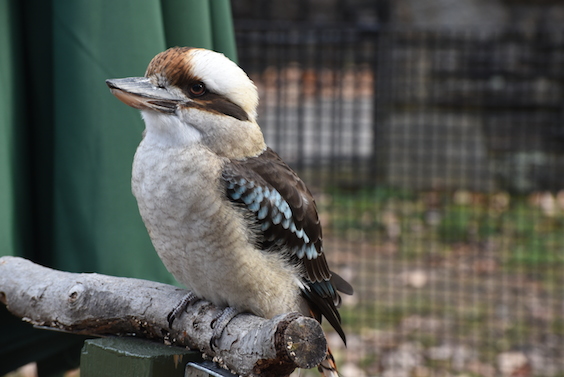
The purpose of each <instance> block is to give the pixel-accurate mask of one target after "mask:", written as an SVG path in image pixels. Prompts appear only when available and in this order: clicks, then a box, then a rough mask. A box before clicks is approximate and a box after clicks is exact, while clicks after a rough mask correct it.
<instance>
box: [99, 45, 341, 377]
mask: <svg viewBox="0 0 564 377" xmlns="http://www.w3.org/2000/svg"><path fill="white" fill-rule="evenodd" d="M106 83H107V85H108V86H109V87H110V89H111V92H112V93H113V94H114V95H115V96H116V97H117V98H119V99H120V100H121V101H122V102H124V103H125V104H127V105H129V106H132V107H134V108H137V109H139V110H141V114H142V117H143V119H144V121H145V125H146V129H145V133H144V137H143V140H142V141H141V144H140V145H139V147H138V148H137V152H136V153H135V158H134V162H133V172H132V190H133V194H134V195H135V197H136V199H137V203H138V206H139V212H140V213H141V217H142V218H143V221H144V223H145V225H146V227H147V230H148V232H149V235H150V237H151V240H152V242H153V245H154V247H155V249H156V251H157V253H158V254H159V256H160V258H161V259H162V261H163V263H164V265H165V266H166V268H167V269H168V271H170V273H172V274H173V275H174V277H175V278H176V279H177V280H178V281H179V282H180V283H182V284H184V285H186V286H187V287H188V288H189V289H191V290H192V292H193V293H194V295H195V296H196V297H198V298H202V299H205V300H208V301H211V302H212V303H214V304H215V305H218V306H220V307H226V308H227V307H229V308H231V309H230V310H231V312H250V313H253V314H255V315H257V316H261V317H265V318H272V317H273V316H276V315H278V314H282V313H287V312H294V311H295V312H300V313H302V314H304V315H307V316H313V317H315V318H316V319H317V320H319V321H321V317H322V316H323V317H325V318H326V319H327V320H328V321H329V323H330V324H331V325H332V326H333V327H334V328H335V329H336V331H337V332H338V333H339V335H340V336H341V338H342V339H343V341H345V335H344V332H343V330H342V328H341V324H340V322H341V321H340V316H339V313H338V311H337V308H338V307H339V304H340V302H341V297H340V296H339V293H338V292H339V291H340V292H342V293H346V294H352V287H351V286H350V285H349V284H348V283H347V282H346V281H344V280H343V279H342V278H340V277H339V276H338V275H336V274H335V273H334V272H332V271H330V270H329V267H328V265H327V261H326V259H325V254H324V251H323V245H322V238H321V226H320V223H319V217H318V214H317V209H316V205H315V201H314V199H313V197H312V195H311V193H310V191H309V190H308V188H307V187H306V186H305V184H304V183H303V182H302V180H301V179H300V178H299V177H298V176H297V175H296V173H295V172H294V171H293V170H292V169H290V168H289V167H288V165H286V164H285V163H284V162H283V161H282V159H281V158H280V157H279V156H278V155H277V154H276V153H275V152H274V151H273V150H272V149H270V148H269V147H268V146H267V145H266V144H265V141H264V138H263V135H262V132H261V130H260V128H259V126H258V124H257V122H256V117H257V105H258V92H257V88H256V87H255V85H254V84H253V82H252V81H251V80H250V79H249V77H248V76H247V75H246V74H245V72H244V71H243V70H242V69H241V68H239V67H238V66H237V65H236V64H235V63H233V62H232V61H231V60H229V59H228V58H226V57H225V56H224V55H223V54H220V53H217V52H213V51H209V50H205V49H200V48H183V47H176V48H171V49H169V50H166V51H164V52H162V53H160V54H158V55H157V56H156V57H155V58H153V60H152V61H151V63H150V64H149V66H148V68H147V71H146V73H145V77H133V78H124V79H112V80H107V82H106ZM320 370H322V372H323V373H324V374H325V375H327V376H332V375H337V373H336V369H335V365H334V360H333V358H332V356H331V354H330V353H328V356H327V359H326V360H325V361H324V362H323V363H322V364H321V366H320Z"/></svg>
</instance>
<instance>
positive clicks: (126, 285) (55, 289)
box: [0, 257, 327, 376]
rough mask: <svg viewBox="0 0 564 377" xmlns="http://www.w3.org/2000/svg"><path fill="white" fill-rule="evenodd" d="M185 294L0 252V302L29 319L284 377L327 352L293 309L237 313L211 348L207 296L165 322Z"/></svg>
mask: <svg viewBox="0 0 564 377" xmlns="http://www.w3.org/2000/svg"><path fill="white" fill-rule="evenodd" d="M185 294H186V290H183V289H180V288H177V287H174V286H171V285H167V284H161V283H156V282H152V281H147V280H139V279H131V278H119V277H113V276H107V275H100V274H77V273H70V272H62V271H57V270H53V269H50V268H46V267H43V266H40V265H37V264H34V263H32V262H30V261H28V260H26V259H23V258H17V257H1V258H0V302H2V303H4V304H5V305H6V306H7V308H8V310H9V311H10V312H12V313H13V314H14V315H16V316H18V317H20V318H22V319H23V320H25V321H27V322H30V323H32V324H34V325H39V326H48V327H51V328H54V329H59V330H64V331H69V332H73V333H77V334H88V335H120V336H135V337H142V338H148V339H155V340H160V341H162V342H165V343H166V344H172V345H176V346H186V347H189V348H191V349H197V350H200V351H201V352H203V353H204V354H205V355H207V356H209V357H211V358H212V359H213V360H214V361H216V362H218V363H219V364H220V365H222V366H224V367H225V368H228V369H230V370H232V371H233V372H234V373H236V374H239V375H243V376H286V375H289V374H290V373H291V372H292V371H293V370H294V369H295V368H312V367H314V366H316V365H317V364H319V363H320V362H321V361H322V360H323V359H324V357H325V352H326V349H327V343H326V340H325V336H324V334H323V331H322V330H321V326H320V325H319V323H318V322H317V321H315V320H314V319H312V318H308V317H304V316H301V315H300V314H297V313H289V314H284V315H280V316H277V317H275V318H273V319H270V320H266V319H264V318H260V317H256V316H253V315H250V314H240V315H238V316H237V317H235V318H234V319H233V320H232V321H231V322H230V323H229V325H228V326H227V327H226V329H225V331H224V332H223V335H222V337H221V339H219V342H218V346H217V347H216V348H215V349H211V348H210V345H209V344H210V339H211V336H212V329H211V326H210V323H211V321H212V319H213V318H214V316H215V315H216V314H217V313H218V310H219V309H218V308H217V307H215V306H214V305H212V304H211V303H209V302H205V301H199V302H197V303H195V304H194V305H191V306H189V307H188V309H187V312H186V313H183V314H182V315H181V316H180V318H177V319H176V320H175V322H174V325H173V328H172V329H169V328H168V324H167V319H166V317H167V314H168V313H169V312H170V311H171V309H172V308H173V307H174V306H175V305H176V304H177V303H178V302H180V300H181V299H182V297H184V295H185Z"/></svg>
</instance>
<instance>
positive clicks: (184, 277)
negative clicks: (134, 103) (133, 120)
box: [132, 139, 300, 317]
mask: <svg viewBox="0 0 564 377" xmlns="http://www.w3.org/2000/svg"><path fill="white" fill-rule="evenodd" d="M222 166H223V160H222V159H221V158H220V157H218V156H217V155H215V154H213V153H212V152H211V151H209V150H208V149H207V148H205V147H203V146H200V145H192V146H190V147H187V148H170V147H168V148H162V147H160V146H158V145H151V143H148V142H147V140H146V139H145V140H143V142H142V143H141V145H140V146H139V148H138V150H137V153H136V155H135V159H134V163H133V172H132V190H133V194H134V195H135V197H136V199H137V202H138V206H139V212H140V214H141V217H142V218H143V221H144V223H145V226H146V227H147V230H148V232H149V235H150V237H151V240H152V242H153V245H154V247H155V249H156V251H157V253H158V254H159V256H160V258H161V260H162V261H163V263H164V265H165V266H166V268H167V269H168V270H169V272H171V273H172V274H173V275H174V277H175V278H176V279H177V280H178V281H179V282H180V283H182V284H184V285H186V286H187V287H189V288H190V289H192V290H193V291H194V293H195V294H196V295H197V296H199V297H202V298H205V299H207V300H210V301H212V302H213V303H215V304H216V305H220V306H234V307H236V308H238V309H239V310H241V311H249V312H252V313H254V314H257V315H260V316H264V317H271V316H273V315H276V314H280V313H284V312H288V311H295V310H298V309H299V305H300V297H299V287H298V285H299V282H298V280H297V278H296V276H297V273H296V271H295V270H294V267H293V266H291V265H289V264H287V263H286V262H285V261H284V260H283V258H280V257H279V256H276V255H273V254H268V253H264V252H262V251H260V250H258V249H257V248H256V247H255V243H254V240H253V239H252V235H251V232H250V230H249V224H248V223H247V221H248V219H247V218H246V217H245V216H244V215H243V214H241V211H240V210H238V209H236V208H235V207H234V206H233V205H232V204H231V203H230V202H229V201H228V200H227V198H226V196H225V193H224V188H223V186H222V184H221V171H222Z"/></svg>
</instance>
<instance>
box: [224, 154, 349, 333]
mask: <svg viewBox="0 0 564 377" xmlns="http://www.w3.org/2000/svg"><path fill="white" fill-rule="evenodd" d="M222 179H223V181H224V184H225V188H226V195H227V197H228V198H229V199H230V200H231V201H233V202H235V203H237V204H238V205H240V206H241V207H243V208H244V210H245V211H247V212H251V214H252V215H251V218H252V219H253V220H254V221H255V222H256V225H257V226H256V228H257V229H258V233H259V234H258V242H259V243H260V246H261V247H262V248H263V249H264V250H273V251H274V250H276V251H282V252H284V253H285V254H286V256H287V258H289V260H291V261H293V262H294V263H296V264H297V265H298V266H300V267H301V268H302V270H303V282H304V288H303V289H302V293H303V295H304V297H305V298H306V299H307V300H308V301H309V302H310V303H311V304H312V305H311V307H312V313H313V314H314V315H315V316H316V318H317V319H318V320H320V319H321V315H323V316H324V317H325V318H327V320H328V321H329V323H331V325H332V326H333V327H334V328H335V330H337V332H338V333H339V335H341V338H343V341H345V335H344V333H343V330H342V329H341V324H340V322H341V318H340V315H339V312H338V311H337V308H338V306H339V304H340V302H341V297H340V296H339V293H338V292H337V291H341V292H343V293H346V294H352V287H351V286H350V284H348V283H347V282H346V281H344V280H343V279H342V278H340V277H339V276H338V275H336V274H335V273H333V272H331V271H330V270H329V266H328V265H327V260H326V259H325V254H324V253H323V245H322V235H321V225H320V223H319V217H318V214H317V208H316V205H315V201H314V199H313V196H312V195H311V193H310V191H309V190H308V188H307V187H306V185H305V184H304V183H303V182H302V180H301V179H300V178H299V177H298V175H297V174H296V173H295V172H294V171H293V170H292V169H290V167H289V166H288V165H286V163H284V161H282V159H281V158H280V157H279V156H278V155H277V154H276V153H275V152H274V151H273V150H271V149H270V148H267V149H266V150H265V152H263V153H262V154H261V155H259V156H258V157H252V158H247V159H244V160H230V161H229V162H228V163H226V164H225V166H224V169H223V172H222Z"/></svg>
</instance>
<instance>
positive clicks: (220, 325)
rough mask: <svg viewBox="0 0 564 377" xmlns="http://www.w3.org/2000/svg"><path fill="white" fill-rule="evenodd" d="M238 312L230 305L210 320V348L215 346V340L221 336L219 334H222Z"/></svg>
mask: <svg viewBox="0 0 564 377" xmlns="http://www.w3.org/2000/svg"><path fill="white" fill-rule="evenodd" d="M237 314H239V311H238V310H237V309H235V308H232V307H230V306H228V307H226V308H224V309H223V310H222V311H221V312H220V313H219V314H217V315H216V317H215V318H214V319H213V320H212V321H211V328H212V329H213V334H212V337H211V339H210V348H211V349H212V350H214V349H215V348H216V347H217V341H218V340H219V338H221V334H223V330H225V328H226V327H227V325H228V324H229V322H231V320H232V319H233V318H235V316H237Z"/></svg>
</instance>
